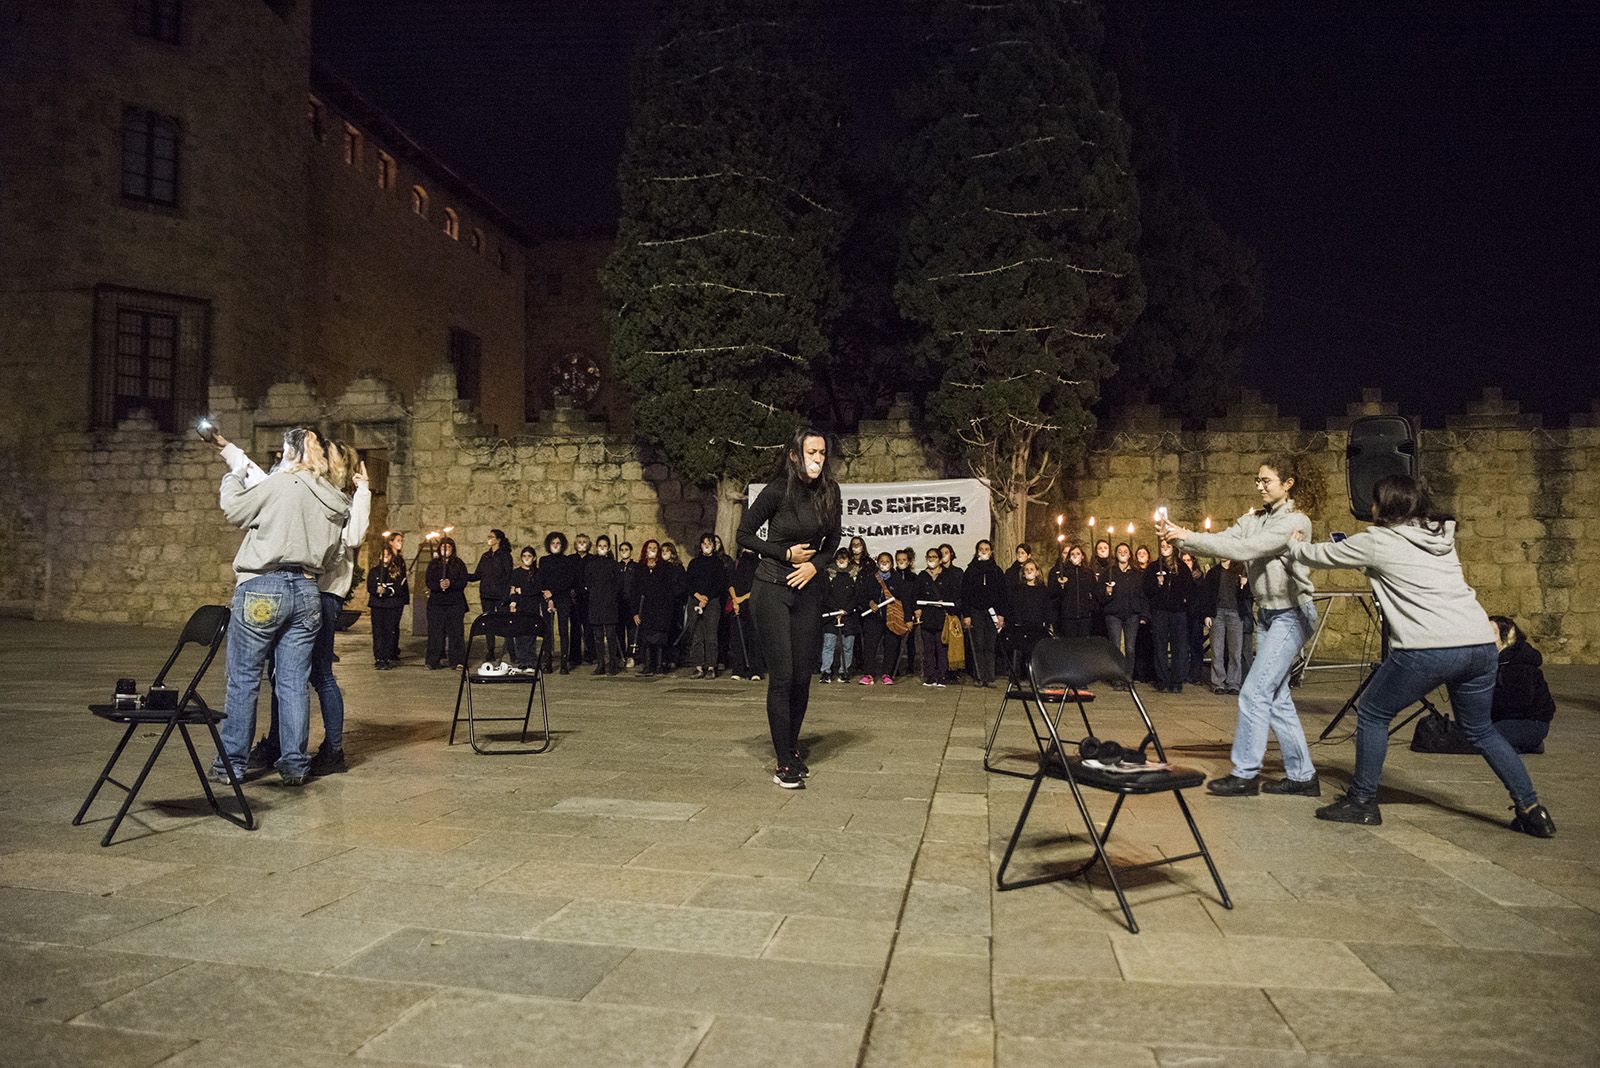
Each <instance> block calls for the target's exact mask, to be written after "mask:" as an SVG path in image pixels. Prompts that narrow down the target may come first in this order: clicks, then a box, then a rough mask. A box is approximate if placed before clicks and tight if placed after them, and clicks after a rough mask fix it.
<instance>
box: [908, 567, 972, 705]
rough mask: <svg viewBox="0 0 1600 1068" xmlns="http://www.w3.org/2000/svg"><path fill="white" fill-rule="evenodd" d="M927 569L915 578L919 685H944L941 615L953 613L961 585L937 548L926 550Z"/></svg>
mask: <svg viewBox="0 0 1600 1068" xmlns="http://www.w3.org/2000/svg"><path fill="white" fill-rule="evenodd" d="M926 559H927V562H928V567H927V570H925V571H924V572H923V573H922V574H920V575H918V576H917V612H916V620H917V624H918V627H919V629H920V630H921V631H922V685H924V686H940V687H943V686H948V685H950V683H951V682H952V681H953V680H954V676H952V675H951V674H950V651H949V649H948V648H946V647H945V644H944V621H945V616H946V615H947V614H948V613H950V612H954V611H955V610H956V600H957V598H958V597H959V596H960V593H961V586H960V584H959V582H958V581H957V579H956V577H955V574H954V572H955V570H956V569H954V568H946V567H945V566H944V559H943V557H942V555H941V554H940V552H939V550H938V549H929V550H928V553H927V557H926Z"/></svg>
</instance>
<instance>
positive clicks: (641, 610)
mask: <svg viewBox="0 0 1600 1068" xmlns="http://www.w3.org/2000/svg"><path fill="white" fill-rule="evenodd" d="M672 572H673V568H672V566H671V565H670V564H667V563H664V562H663V561H662V559H661V543H660V542H658V541H656V539H654V538H651V539H650V540H649V541H647V542H645V543H644V548H642V549H641V550H640V551H639V569H638V571H636V572H634V589H635V590H636V592H635V593H634V594H633V595H632V596H633V597H636V598H637V600H636V601H635V602H634V604H633V606H632V607H633V622H634V624H635V625H636V626H637V627H638V628H639V655H638V659H639V664H640V666H639V674H641V675H664V674H666V673H667V670H668V669H667V667H666V663H665V661H666V645H667V635H668V633H669V632H670V631H671V629H672V612H673V608H674V607H675V605H676V604H677V598H676V595H675V592H674V591H675V590H676V588H677V583H676V582H675V581H674V577H673V573H672Z"/></svg>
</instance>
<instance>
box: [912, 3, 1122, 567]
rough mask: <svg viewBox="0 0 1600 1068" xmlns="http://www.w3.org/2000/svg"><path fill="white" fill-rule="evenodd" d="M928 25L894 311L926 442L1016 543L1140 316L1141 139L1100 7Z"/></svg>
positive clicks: (949, 14)
mask: <svg viewBox="0 0 1600 1068" xmlns="http://www.w3.org/2000/svg"><path fill="white" fill-rule="evenodd" d="M922 8H923V10H922V13H921V14H922V20H921V21H922V32H923V39H924V41H925V45H926V48H927V56H926V59H925V62H924V65H925V70H926V76H925V77H924V78H923V80H922V82H921V84H920V85H919V86H918V87H917V88H916V89H914V90H913V91H912V93H911V94H909V97H908V105H909V107H910V109H911V116H910V118H911V122H912V130H913V132H912V134H911V136H910V138H909V141H908V144H907V145H906V151H905V156H904V163H903V165H902V168H901V170H902V176H903V177H904V179H905V181H906V183H907V187H908V197H909V205H908V211H909V216H908V221H907V224H906V228H905V232H904V238H903V241H902V249H901V257H900V264H899V268H898V277H899V281H898V283H897V285H896V297H897V300H898V302H899V304H900V307H901V310H902V312H903V313H904V315H905V316H906V318H907V319H909V320H911V321H913V322H914V323H916V324H918V325H919V326H920V327H921V329H922V337H921V340H920V342H919V344H918V346H917V352H918V354H919V356H920V358H921V360H922V361H923V362H924V364H925V365H926V367H927V369H928V370H930V371H931V377H932V378H933V379H934V380H935V381H937V383H938V385H937V387H936V388H935V389H934V391H933V392H932V393H930V394H929V395H928V397H927V401H926V407H925V420H926V426H927V429H928V432H929V435H930V437H931V439H932V441H933V443H934V444H935V446H936V447H937V448H939V449H940V451H942V452H943V453H945V454H946V455H948V456H950V457H951V458H953V459H956V460H958V461H960V462H962V463H963V464H965V465H966V466H967V467H968V468H969V469H970V470H971V471H972V472H973V473H974V474H976V475H978V476H979V477H983V478H987V479H988V480H989V485H990V491H991V493H992V495H993V500H994V504H995V507H996V512H997V520H998V523H997V526H998V536H999V537H1000V538H1001V540H1002V543H1003V544H1010V543H1012V542H1015V541H1020V540H1022V532H1023V531H1024V530H1025V529H1026V523H1027V507H1028V504H1029V502H1030V501H1037V500H1040V499H1042V496H1043V494H1044V493H1046V492H1047V491H1048V490H1049V488H1050V487H1051V486H1052V485H1053V483H1054V481H1055V479H1056V477H1057V475H1058V473H1059V472H1060V470H1061V466H1062V464H1064V463H1070V462H1072V461H1073V460H1074V459H1075V458H1076V457H1077V456H1078V455H1080V454H1081V451H1082V449H1083V446H1084V443H1085V439H1086V437H1087V436H1088V434H1089V433H1090V432H1091V431H1092V429H1093V425H1094V419H1093V415H1092V414H1091V411H1090V406H1091V405H1092V404H1093V403H1094V401H1095V399H1096V396H1097V391H1098V386H1099V383H1100V382H1101V380H1102V379H1104V378H1105V377H1106V376H1107V374H1108V373H1109V372H1110V370H1111V368H1112V362H1111V354H1112V352H1113V351H1114V350H1115V347H1116V344H1117V341H1118V339H1119V337H1120V336H1121V334H1122V333H1123V331H1125V330H1126V329H1127V327H1128V324H1129V323H1131V322H1132V321H1133V319H1134V318H1135V317H1136V316H1137V315H1138V314H1139V311H1140V309H1141V307H1142V304H1143V299H1144V295H1143V286H1142V284H1141V281H1140V276H1139V269H1138V263H1137V261H1136V260H1135V257H1134V244H1135V242H1136V240H1137V238H1138V222H1137V220H1138V199H1137V193H1136V190H1135V187H1134V179H1133V175H1132V173H1131V170H1130V167H1129V131H1128V128H1127V125H1126V124H1125V123H1124V121H1123V120H1122V118H1121V116H1120V115H1119V113H1118V109H1117V95H1116V88H1115V83H1114V80H1113V79H1111V78H1110V77H1109V76H1107V75H1104V74H1103V73H1102V72H1101V71H1100V69H1099V67H1098V64H1097V55H1098V49H1099V45H1100V30H1099V26H1098V23H1097V22H1096V21H1095V17H1094V12H1093V9H1092V8H1091V6H1090V5H1089V4H1087V3H1063V2H1058V0H1016V2H1012V3H985V4H969V3H961V2H952V0H928V2H926V3H924V4H923V5H922Z"/></svg>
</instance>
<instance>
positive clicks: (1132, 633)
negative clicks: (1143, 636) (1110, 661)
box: [1097, 541, 1149, 689]
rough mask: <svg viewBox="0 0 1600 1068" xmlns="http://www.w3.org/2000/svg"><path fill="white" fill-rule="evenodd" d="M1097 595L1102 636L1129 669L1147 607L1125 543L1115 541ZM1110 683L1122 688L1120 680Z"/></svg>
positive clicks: (1141, 575)
mask: <svg viewBox="0 0 1600 1068" xmlns="http://www.w3.org/2000/svg"><path fill="white" fill-rule="evenodd" d="M1097 596H1098V600H1099V601H1100V607H1101V610H1102V611H1103V612H1104V613H1105V619H1106V637H1108V638H1110V639H1111V644H1112V645H1114V646H1116V647H1117V650H1118V651H1119V652H1121V653H1122V655H1123V657H1124V658H1126V660H1127V661H1128V666H1129V668H1130V669H1131V668H1132V667H1133V660H1134V654H1135V652H1136V651H1137V649H1138V647H1139V620H1140V619H1142V618H1144V615H1145V613H1146V612H1148V611H1149V608H1148V606H1147V605H1146V603H1145V596H1144V575H1143V573H1141V572H1140V571H1139V569H1138V568H1136V567H1134V566H1133V553H1132V552H1131V551H1130V550H1129V548H1128V543H1127V542H1125V541H1124V542H1118V543H1117V562H1116V563H1115V564H1113V565H1112V566H1111V569H1110V570H1109V571H1107V572H1106V573H1105V575H1104V576H1102V578H1101V580H1100V582H1099V585H1098V587H1097ZM1112 685H1113V686H1114V687H1116V688H1117V689H1123V688H1124V687H1123V686H1122V684H1121V683H1113V684H1112Z"/></svg>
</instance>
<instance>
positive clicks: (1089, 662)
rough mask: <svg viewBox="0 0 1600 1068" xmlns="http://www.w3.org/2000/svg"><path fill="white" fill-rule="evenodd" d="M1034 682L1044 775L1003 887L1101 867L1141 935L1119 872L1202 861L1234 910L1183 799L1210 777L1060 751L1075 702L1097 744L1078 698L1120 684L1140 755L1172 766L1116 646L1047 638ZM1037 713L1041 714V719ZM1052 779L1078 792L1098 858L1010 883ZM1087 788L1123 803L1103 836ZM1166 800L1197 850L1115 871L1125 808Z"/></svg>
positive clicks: (1004, 861)
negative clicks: (1137, 731)
mask: <svg viewBox="0 0 1600 1068" xmlns="http://www.w3.org/2000/svg"><path fill="white" fill-rule="evenodd" d="M1028 675H1029V681H1030V682H1031V684H1032V689H1033V701H1032V704H1031V705H1025V706H1024V707H1025V708H1027V709H1028V719H1029V722H1030V724H1031V725H1032V726H1033V729H1034V736H1035V737H1043V741H1042V742H1041V744H1040V746H1039V770H1038V771H1036V772H1035V773H1034V775H1033V786H1032V787H1031V788H1030V789H1029V790H1028V800H1027V801H1026V802H1024V803H1023V806H1022V812H1021V814H1019V815H1018V816H1017V826H1016V829H1014V830H1013V831H1012V832H1011V841H1010V843H1008V844H1007V846H1006V852H1005V856H1004V857H1002V858H1001V860H1000V869H999V871H998V872H997V874H996V876H995V886H996V888H997V889H999V890H1015V889H1017V888H1018V887H1022V886H1037V885H1039V884H1040V883H1049V882H1058V881H1061V880H1066V879H1076V878H1077V877H1078V876H1080V875H1084V874H1086V873H1087V872H1088V871H1089V870H1090V869H1091V868H1093V867H1094V866H1095V864H1097V863H1098V864H1099V865H1100V866H1101V867H1102V868H1103V869H1104V870H1105V873H1106V877H1107V878H1108V879H1109V880H1110V881H1111V889H1112V891H1113V892H1114V893H1115V894H1116V895H1117V903H1118V904H1119V905H1121V906H1122V915H1123V917H1124V919H1126V921H1127V924H1128V930H1129V931H1131V932H1132V933H1134V934H1138V933H1139V925H1138V924H1137V923H1136V922H1134V919H1133V909H1131V908H1130V907H1129V906H1128V898H1127V895H1126V894H1124V893H1123V892H1122V885H1121V883H1119V882H1118V881H1117V873H1118V871H1122V872H1130V871H1137V870H1139V869H1141V868H1153V867H1158V866H1160V865H1163V864H1176V863H1178V862H1179V861H1183V860H1193V859H1195V858H1196V857H1199V858H1200V859H1202V860H1204V861H1205V862H1206V868H1207V869H1208V870H1209V871H1210V872H1211V878H1212V881H1214V882H1215V883H1216V884H1217V894H1218V895H1219V896H1220V897H1221V899H1222V905H1223V907H1224V908H1230V909H1231V908H1233V901H1232V900H1231V899H1230V898H1229V897H1228V891H1227V888H1226V887H1224V886H1223V885H1222V876H1221V875H1219V874H1217V866H1216V864H1215V863H1213V862H1212V860H1211V853H1210V851H1209V850H1207V849H1206V843H1205V840H1204V839H1202V838H1201V837H1200V828H1199V827H1197V826H1196V825H1195V822H1194V815H1193V814H1192V813H1191V812H1190V811H1189V803H1188V802H1187V801H1186V800H1184V797H1183V791H1184V790H1187V789H1191V788H1193V787H1198V786H1199V785H1200V784H1202V783H1203V782H1205V778H1206V776H1205V773H1204V772H1203V771H1201V770H1199V769H1198V768H1189V767H1181V766H1179V765H1175V764H1174V765H1169V766H1167V767H1165V768H1162V769H1159V770H1148V771H1132V772H1130V771H1127V770H1125V769H1122V770H1115V771H1113V770H1107V769H1105V768H1103V767H1099V766H1094V765H1091V764H1090V763H1087V762H1085V761H1084V760H1083V759H1080V758H1079V757H1078V756H1076V755H1074V756H1071V757H1069V756H1067V753H1066V749H1065V748H1064V747H1063V746H1062V744H1061V732H1060V730H1059V729H1058V726H1057V724H1058V721H1059V720H1060V717H1061V713H1062V709H1063V707H1064V706H1065V704H1066V702H1067V701H1068V700H1073V701H1074V703H1075V704H1076V705H1077V706H1078V714H1079V716H1080V717H1081V718H1082V719H1083V728H1084V731H1085V733H1086V734H1088V735H1089V736H1091V737H1092V736H1093V735H1094V728H1093V727H1092V726H1091V725H1090V723H1089V714H1088V711H1087V710H1086V709H1085V708H1084V702H1083V701H1082V700H1079V699H1076V698H1075V697H1074V696H1072V695H1073V694H1075V693H1076V692H1077V691H1081V690H1083V689H1085V688H1086V687H1088V686H1090V685H1091V684H1093V683H1096V682H1101V681H1121V682H1124V683H1126V684H1127V692H1128V696H1129V697H1131V698H1132V699H1133V707H1134V708H1135V709H1136V710H1137V711H1138V713H1139V719H1140V720H1141V721H1142V722H1143V724H1144V729H1145V735H1144V738H1143V740H1142V741H1141V742H1140V743H1139V752H1140V753H1143V752H1144V751H1145V750H1146V749H1147V748H1149V749H1152V750H1153V753H1154V758H1155V760H1156V761H1158V762H1160V763H1162V764H1166V762H1167V753H1166V750H1165V749H1164V748H1162V745H1161V737H1160V736H1159V735H1158V734H1157V733H1156V728H1155V724H1154V723H1152V722H1151V721H1150V715H1149V713H1148V712H1146V711H1145V707H1144V702H1143V701H1141V700H1140V699H1139V693H1138V691H1137V689H1135V687H1134V684H1133V677H1132V675H1131V674H1130V673H1129V671H1128V668H1127V664H1126V662H1125V661H1124V660H1123V658H1122V655H1121V654H1120V653H1119V652H1117V649H1116V646H1114V645H1112V644H1111V642H1110V641H1109V640H1107V639H1105V638H1048V639H1046V640H1044V641H1042V642H1040V643H1039V644H1038V645H1037V646H1035V647H1034V650H1033V656H1032V657H1031V658H1030V661H1029V664H1028ZM1052 691H1054V692H1058V693H1061V694H1062V696H1061V697H1060V698H1059V699H1058V700H1057V702H1056V705H1057V707H1056V708H1055V709H1053V710H1052V709H1050V708H1049V707H1047V705H1046V700H1047V698H1048V697H1049V695H1050V694H1051V693H1052ZM1035 708H1036V709H1037V713H1038V714H1037V719H1036V718H1035ZM1052 713H1053V714H1052ZM1041 728H1042V734H1041ZM1046 778H1053V779H1062V780H1065V782H1066V783H1067V785H1068V787H1070V788H1071V790H1072V798H1073V800H1074V801H1076V802H1077V805H1078V813H1079V815H1080V816H1082V817H1083V823H1084V826H1085V828H1087V830H1088V832H1089V839H1090V841H1091V842H1093V844H1094V855H1093V856H1091V857H1090V858H1089V859H1088V860H1086V861H1084V862H1083V863H1082V864H1081V865H1079V866H1078V867H1076V868H1074V869H1072V870H1071V871H1067V872H1058V873H1051V874H1048V875H1038V876H1034V877H1032V878H1027V879H1017V880H1014V881H1012V882H1009V883H1008V882H1006V877H1005V876H1006V868H1007V867H1008V866H1009V865H1010V863H1011V856H1012V854H1013V853H1014V852H1015V851H1016V848H1017V841H1018V840H1019V839H1020V838H1021V837H1022V828H1023V826H1024V825H1025V824H1026V823H1027V822H1028V813H1029V812H1030V811H1032V809H1033V802H1034V800H1035V798H1037V797H1038V795H1039V787H1040V786H1042V785H1043V784H1044V780H1045V779H1046ZM1084 788H1089V789H1094V790H1104V791H1106V792H1107V793H1113V794H1116V795H1117V800H1116V803H1115V804H1114V805H1112V806H1111V815H1110V816H1109V817H1107V819H1106V825H1105V829H1104V830H1103V831H1098V832H1097V831H1096V830H1095V825H1094V817H1093V816H1091V815H1090V813H1089V805H1088V803H1087V802H1086V801H1085V800H1084V796H1083V790H1084ZM1160 793H1170V794H1171V795H1172V796H1173V797H1174V798H1175V799H1176V800H1177V802H1178V808H1179V809H1180V810H1182V812H1183V818H1184V820H1185V822H1187V823H1188V825H1189V833H1190V834H1192V835H1193V836H1194V844H1195V850H1194V851H1193V852H1190V853H1183V854H1181V855H1179V856H1174V857H1163V858H1161V859H1160V860H1152V861H1146V862H1145V863H1142V864H1130V865H1126V866H1124V867H1121V868H1116V867H1113V866H1112V864H1111V858H1110V857H1109V856H1107V854H1106V848H1105V846H1106V842H1107V841H1108V840H1110V838H1111V830H1112V828H1113V827H1114V826H1115V825H1116V822H1117V815H1118V813H1120V812H1121V811H1122V803H1123V802H1124V801H1126V800H1127V799H1128V798H1129V797H1130V796H1133V795H1136V794H1160Z"/></svg>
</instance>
